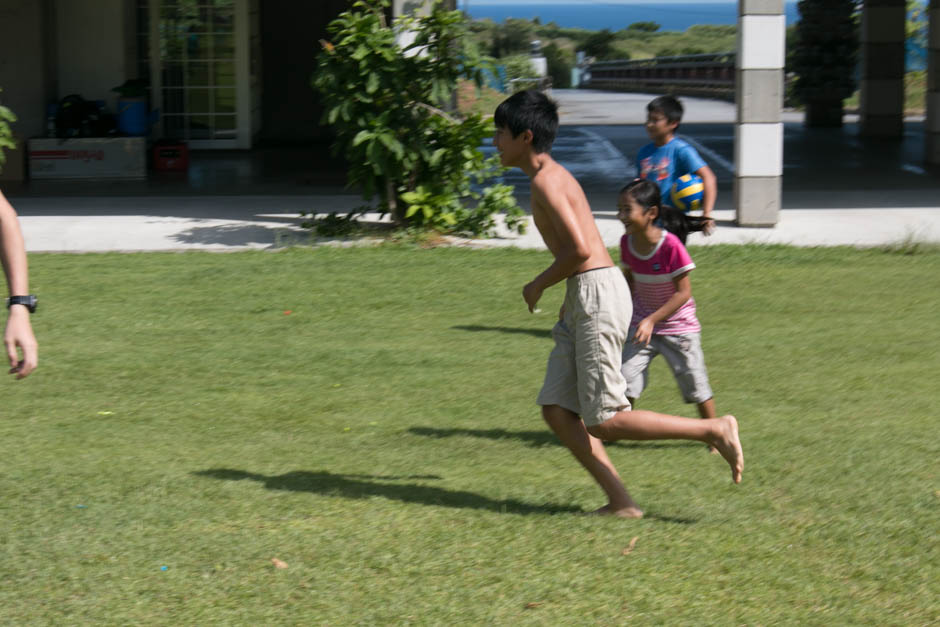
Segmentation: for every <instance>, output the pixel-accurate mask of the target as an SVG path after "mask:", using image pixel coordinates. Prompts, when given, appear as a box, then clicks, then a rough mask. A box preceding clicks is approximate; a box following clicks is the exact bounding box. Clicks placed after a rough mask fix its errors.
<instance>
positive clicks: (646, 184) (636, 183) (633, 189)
mask: <svg viewBox="0 0 940 627" xmlns="http://www.w3.org/2000/svg"><path fill="white" fill-rule="evenodd" d="M624 194H626V195H627V196H629V197H630V198H632V199H633V200H635V201H636V202H637V204H638V205H640V206H641V207H642V208H643V213H648V212H649V210H650V209H652V208H653V207H656V208H657V209H661V208H662V203H663V199H662V197H661V196H660V194H659V186H658V185H656V184H655V183H652V182H650V181H647V180H646V179H633V180H632V181H630V182H629V183H627V184H626V185H624V186H623V189H621V190H620V195H621V196H623V195H624Z"/></svg>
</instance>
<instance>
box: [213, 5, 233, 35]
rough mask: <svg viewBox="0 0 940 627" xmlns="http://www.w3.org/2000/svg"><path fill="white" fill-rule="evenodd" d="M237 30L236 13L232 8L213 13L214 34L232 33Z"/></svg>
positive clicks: (217, 9)
mask: <svg viewBox="0 0 940 627" xmlns="http://www.w3.org/2000/svg"><path fill="white" fill-rule="evenodd" d="M234 30H235V11H234V10H233V9H232V8H216V9H215V10H214V11H213V12H212V32H214V33H231V32H233V31H234Z"/></svg>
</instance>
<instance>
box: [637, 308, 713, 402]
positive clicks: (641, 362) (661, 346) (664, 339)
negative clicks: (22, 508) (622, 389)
mask: <svg viewBox="0 0 940 627" xmlns="http://www.w3.org/2000/svg"><path fill="white" fill-rule="evenodd" d="M635 333H636V328H635V327H632V326H631V327H630V333H629V336H628V338H629V339H627V343H626V344H624V347H623V366H622V367H621V369H620V371H621V372H622V373H623V378H624V379H626V381H627V396H629V397H630V398H632V399H638V398H640V394H642V393H643V390H645V389H646V385H647V383H649V365H650V362H651V361H652V360H653V357H655V356H656V355H659V354H662V356H663V357H665V358H666V363H668V364H669V368H670V369H672V374H673V376H674V377H675V378H676V383H678V384H679V390H680V391H681V392H682V398H684V399H685V402H686V403H703V402H705V401H707V400H708V399H710V398H711V397H712V388H711V386H710V385H709V384H708V371H707V370H706V369H705V354H704V353H703V352H702V334H701V333H686V334H683V335H655V334H654V335H653V336H652V338H651V339H650V343H649V344H648V345H646V346H643V345H642V344H634V343H633V336H634V334H635Z"/></svg>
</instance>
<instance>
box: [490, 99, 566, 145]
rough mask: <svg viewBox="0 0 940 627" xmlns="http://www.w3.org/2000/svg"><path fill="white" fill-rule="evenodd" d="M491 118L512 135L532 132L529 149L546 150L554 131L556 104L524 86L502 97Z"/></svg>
mask: <svg viewBox="0 0 940 627" xmlns="http://www.w3.org/2000/svg"><path fill="white" fill-rule="evenodd" d="M493 121H494V122H495V123H496V126H497V127H499V128H508V129H509V132H510V133H512V136H513V137H518V136H519V134H520V133H524V132H525V131H532V149H533V150H534V151H535V152H548V151H549V150H551V148H552V143H554V141H555V135H556V134H557V133H558V105H557V104H556V103H555V101H554V100H552V99H551V98H549V97H548V96H546V95H545V94H543V93H542V92H540V91H535V90H531V89H528V90H525V91H520V92H518V93H516V94H513V95H512V96H510V97H509V98H507V99H506V100H503V101H502V102H501V103H500V105H499V106H498V107H496V113H495V114H494V115H493Z"/></svg>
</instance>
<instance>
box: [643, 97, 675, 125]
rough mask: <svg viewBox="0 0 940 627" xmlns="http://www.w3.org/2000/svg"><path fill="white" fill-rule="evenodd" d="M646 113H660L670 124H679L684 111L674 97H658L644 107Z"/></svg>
mask: <svg viewBox="0 0 940 627" xmlns="http://www.w3.org/2000/svg"><path fill="white" fill-rule="evenodd" d="M646 111H647V113H662V114H663V115H665V116H666V119H667V120H669V121H670V122H681V121H682V114H683V113H684V112H685V110H684V109H683V108H682V103H681V102H679V99H678V98H676V97H675V96H659V97H658V98H653V100H652V101H650V103H649V104H648V105H646Z"/></svg>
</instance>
